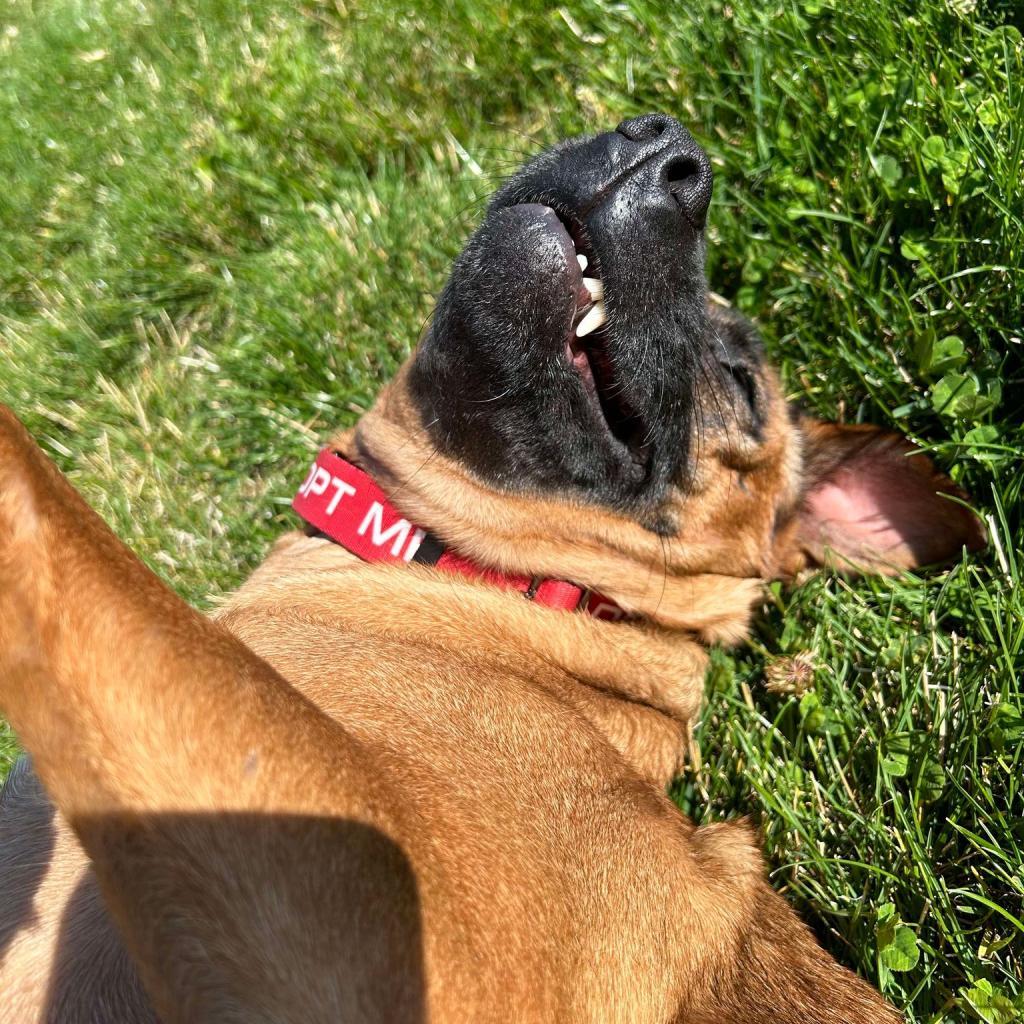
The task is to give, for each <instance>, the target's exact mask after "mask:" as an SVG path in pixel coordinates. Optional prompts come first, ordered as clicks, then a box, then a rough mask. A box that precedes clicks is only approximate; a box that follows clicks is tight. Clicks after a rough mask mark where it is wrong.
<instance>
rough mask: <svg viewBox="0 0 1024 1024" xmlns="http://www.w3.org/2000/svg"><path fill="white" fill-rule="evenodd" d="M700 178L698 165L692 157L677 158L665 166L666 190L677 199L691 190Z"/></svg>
mask: <svg viewBox="0 0 1024 1024" xmlns="http://www.w3.org/2000/svg"><path fill="white" fill-rule="evenodd" d="M699 177H700V164H699V163H697V161H696V160H695V159H694V158H693V157H692V156H677V157H675V158H674V159H672V160H669V162H668V163H667V164H666V165H665V180H666V182H667V184H668V190H669V192H671V193H672V195H674V196H675V197H676V198H677V199H678V198H679V196H680V194H681V193H682V192H685V191H686V190H687V189H690V188H692V187H693V186H694V185H695V184H696V182H697V179H698V178H699Z"/></svg>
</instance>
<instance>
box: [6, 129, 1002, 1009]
mask: <svg viewBox="0 0 1024 1024" xmlns="http://www.w3.org/2000/svg"><path fill="white" fill-rule="evenodd" d="M711 188H712V173H711V167H710V164H709V161H708V159H707V157H706V156H705V154H704V153H703V152H702V151H701V149H700V148H699V147H698V146H697V144H696V143H695V142H694V140H693V138H692V137H691V136H690V135H689V133H688V132H687V131H686V130H685V129H684V128H683V127H682V126H681V125H679V124H678V123H677V122H676V121H675V120H673V119H671V118H669V117H667V116H663V115H658V114H651V115H646V116H643V117H638V118H635V119H631V120H628V121H625V122H623V123H622V124H620V125H619V126H618V128H617V129H616V130H615V131H613V132H608V133H606V134H600V135H596V136H588V137H584V138H578V139H573V140H569V141H567V142H563V143H561V144H559V145H556V146H555V147H554V148H552V149H550V150H548V151H546V152H544V153H542V154H541V155H539V156H537V157H536V158H535V159H533V160H532V161H530V162H528V163H527V164H526V165H525V166H524V167H523V168H522V169H521V170H520V171H519V172H518V173H516V174H515V175H514V176H512V177H511V178H510V179H509V180H508V181H507V182H506V183H505V185H504V186H503V187H502V188H500V189H499V191H498V192H497V193H496V194H495V195H494V196H493V198H492V200H491V202H490V205H489V207H488V209H487V212H486V215H485V217H484V219H483V222H482V224H481V225H480V226H479V228H478V229H477V231H476V232H475V234H473V236H472V237H471V238H470V240H469V242H468V244H467V245H466V247H465V249H464V250H463V252H462V253H461V255H460V256H459V257H458V258H457V260H456V261H455V263H454V266H453V268H452V272H451V275H450V278H449V280H448V282H447V284H446V286H445V288H444V289H443V291H442V293H441V295H440V297H439V299H438V302H437V306H436V310H435V313H434V315H433V318H432V321H431V323H430V325H429V327H428V328H427V330H426V332H425V334H424V337H423V338H422V339H421V341H420V344H419V345H418V347H417V348H416V350H415V352H414V353H413V355H412V357H411V358H410V359H409V361H408V362H407V363H406V364H405V365H404V366H403V368H402V369H401V370H400V371H399V373H398V375H397V377H396V378H395V379H394V380H393V381H392V382H391V383H390V384H389V385H388V386H387V387H386V388H385V389H384V391H383V392H382V394H381V395H380V396H379V398H378V400H377V402H376V403H375V405H374V406H373V408H372V409H371V410H370V411H369V412H368V413H367V414H366V415H364V416H363V417H362V419H361V420H360V421H359V423H358V424H357V425H356V426H355V427H354V428H352V429H349V430H346V431H343V432H340V433H338V434H336V435H335V436H334V437H332V438H331V439H330V442H329V444H328V445H327V447H326V448H325V449H324V451H323V452H321V454H320V455H319V456H318V457H317V459H316V462H315V463H314V465H313V466H312V467H311V469H310V471H309V474H308V476H306V478H305V480H304V481H303V482H302V484H301V486H300V488H299V493H298V496H297V498H296V509H297V511H299V513H300V514H301V515H302V517H303V518H304V519H305V520H306V523H305V525H304V528H303V529H302V530H299V531H295V532H292V533H290V534H288V535H286V536H284V537H283V538H282V539H280V540H279V542H278V543H277V544H276V546H275V547H274V549H273V550H272V552H271V553H270V555H269V557H268V558H267V560H266V561H265V562H264V563H263V564H262V566H260V567H259V568H258V569H257V570H256V572H255V573H254V574H253V576H252V577H251V578H250V579H249V581H248V582H246V583H245V584H244V585H243V586H242V587H241V589H240V590H239V591H238V592H237V593H235V594H234V595H233V596H232V597H231V598H230V600H229V601H228V602H227V604H226V605H225V606H224V607H223V608H222V609H220V610H219V611H218V612H217V613H216V614H215V615H214V616H213V617H212V619H210V618H206V617H203V616H200V615H199V614H197V613H196V612H194V611H192V610H191V609H189V608H188V607H187V606H186V605H185V604H184V603H183V602H181V601H180V600H179V599H177V598H176V597H175V596H174V595H173V594H172V593H171V592H170V591H169V590H168V589H167V588H166V587H165V586H164V585H163V584H162V583H160V582H159V581H158V580H157V579H156V577H155V576H153V575H152V574H151V573H150V572H149V571H148V570H146V569H145V568H144V567H143V566H142V565H141V563H140V562H139V561H138V560H137V559H135V558H134V556H132V555H131V554H130V553H129V552H128V551H127V550H126V549H125V548H124V547H123V546H122V545H121V544H120V543H119V542H118V541H117V540H116V539H115V538H114V536H113V535H112V534H111V533H110V531H109V530H108V529H107V528H106V526H105V525H104V524H103V523H102V522H101V521H100V520H99V518H98V517H97V516H96V515H95V514H94V513H92V512H91V511H90V510H89V509H88V507H87V506H86V505H85V504H84V502H83V501H82V499H81V498H80V497H79V496H78V495H77V494H76V493H75V492H74V491H73V489H72V488H71V487H70V485H69V484H68V483H67V482H66V481H65V480H64V479H63V478H62V477H61V476H60V474H59V472H58V471H57V470H56V469H55V467H54V466H53V465H52V464H50V463H49V462H48V461H47V460H46V458H45V457H44V456H43V455H42V453H41V452H40V451H39V449H38V448H37V447H36V446H35V445H34V443H33V442H32V441H31V440H30V438H29V436H28V435H27V433H26V432H25V430H24V429H23V428H22V427H21V426H20V424H19V423H18V422H17V420H16V419H15V418H14V416H13V414H12V413H10V412H5V413H4V414H3V415H2V416H0V706H2V709H3V711H4V713H5V714H6V715H7V716H8V718H9V720H10V722H11V723H12V725H13V727H14V728H15V730H16V731H17V734H18V736H19V737H20V738H21V740H22V742H23V744H24V746H25V748H26V749H27V750H28V751H29V752H30V754H31V758H32V761H31V764H29V762H27V761H23V762H22V763H21V764H20V765H19V766H18V768H16V770H15V772H14V773H13V775H12V777H11V779H10V780H9V782H8V786H7V790H6V793H5V795H4V797H3V805H2V810H0V987H2V991H3V993H4V995H3V1009H2V1011H0V1015H2V1016H3V1019H4V1020H6V1021H11V1022H23V1021H53V1022H62V1024H66V1022H76V1021H83V1022H84V1021H99V1020H103V1021H107V1020H110V1021H119V1022H125V1024H136V1022H151V1021H156V1020H159V1021H163V1022H165V1024H174V1022H181V1024H184V1022H188V1024H196V1022H213V1021H216V1022H225V1021H246V1022H254V1021H267V1022H270V1021H274V1022H303V1024H305V1022H311V1021H324V1022H327V1021H330V1022H337V1021H346V1022H348V1021H402V1022H421V1021H424V1022H425V1021H427V1020H430V1021H439V1022H440V1021H445V1022H453V1021H474V1022H483V1021H492V1020H493V1021H528V1022H534V1021H538V1022H539V1021H630V1022H636V1024H641V1022H669V1021H675V1022H681V1024H682V1022H685V1024H711V1022H714V1024H758V1022H769V1021H771V1022H773V1024H812V1022H820V1024H826V1022H828V1024H852V1022H863V1024H888V1022H894V1021H897V1020H899V1019H900V1017H899V1015H898V1013H897V1012H896V1010H895V1009H894V1008H892V1007H890V1006H889V1005H888V1004H887V1003H886V1002H885V1001H883V999H882V998H881V997H880V996H879V995H878V994H877V993H876V992H875V991H874V990H873V989H872V988H871V987H870V986H869V985H868V984H866V983H865V982H864V981H862V980H860V979H859V978H857V977H856V976H855V975H854V974H853V973H852V972H851V971H849V970H847V969H846V968H844V967H842V966H840V965H839V964H838V963H837V962H835V961H834V960H833V959H832V958H831V957H830V956H829V955H828V954H826V953H825V952H824V951H823V950H822V949H821V948H820V947H819V945H818V944H817V943H816V941H815V940H814V938H813V936H812V934H811V933H810V931H809V930H808V929H807V928H806V927H805V926H804V925H803V924H801V923H800V921H799V920H798V919H797V917H796V915H795V914H794V912H793V911H792V909H791V908H790V907H789V906H788V904H787V903H786V902H785V901H784V900H783V899H782V898H781V897H780V896H779V895H777V894H776V893H775V892H773V890H772V889H771V888H770V887H769V886H768V884H767V882H766V880H765V877H764V875H765V872H764V867H763V864H762V859H761V856H760V853H759V850H758V844H757V839H756V836H755V835H754V833H753V831H752V829H751V828H750V827H749V826H748V825H747V824H745V823H743V822H735V821H731V822H721V823H717V824H711V825H707V826H704V827H700V828H698V827H695V826H694V825H693V824H692V823H691V822H690V821H688V820H687V819H686V818H685V817H683V815H682V814H680V812H679V811H678V809H677V808H676V807H675V806H674V805H673V804H672V803H671V802H670V801H669V799H668V798H667V797H666V795H665V786H666V783H667V782H668V781H669V780H671V779H672V778H673V777H674V776H675V775H676V774H677V772H678V771H679V770H680V767H681V764H682V755H683V751H684V750H685V748H686V739H687V736H688V733H689V730H690V728H691V726H692V724H693V722H694V720H695V718H696V717H697V715H698V714H699V712H700V707H701V701H702V692H703V677H704V671H705V667H706V665H707V648H708V646H709V645H711V644H716V643H735V642H737V641H739V640H741V639H742V638H743V636H744V635H745V633H746V631H747V628H748V624H749V622H750V618H751V614H752V610H753V609H754V608H755V607H756V605H757V604H758V601H759V595H760V594H761V592H762V587H763V584H764V582H765V581H768V580H776V579H782V580H792V579H794V578H795V577H796V576H797V575H798V574H800V573H802V572H803V571H804V570H807V569H810V568H813V567H816V566H823V565H825V564H826V563H829V562H832V563H834V564H837V565H840V566H842V567H844V568H846V569H848V570H855V571H861V572H864V571H881V572H898V571H900V570H902V569H906V568H909V567H912V566H916V565H920V564H926V563H932V562H938V561H942V560H945V559H948V558H950V557H952V556H954V555H956V554H958V553H959V552H960V551H961V550H962V549H963V548H964V547H967V548H972V549H973V548H976V547H978V546H980V545H981V543H982V540H983V538H982V534H981V530H980V527H979V524H978V522H977V520H976V519H975V517H974V516H973V514H972V513H971V512H970V511H968V510H967V508H966V506H965V504H964V503H962V502H961V501H958V500H955V499H957V498H958V497H962V496H961V495H960V494H959V492H958V491H957V490H956V488H955V486H954V485H953V484H952V482H951V481H950V480H949V479H947V478H946V477H944V476H942V475H940V474H939V473H938V472H937V471H936V469H935V468H934V467H933V465H932V464H931V462H930V461H929V460H928V459H927V458H926V457H925V456H924V455H923V454H921V453H920V452H916V451H915V450H914V449H913V448H912V446H911V445H910V443H909V442H908V441H906V440H905V439H904V438H902V437H899V436H896V435H893V434H889V433H886V432H884V431H882V430H879V429H876V428H874V427H869V426H839V425H834V424H825V423H822V422H819V421H816V420H814V419H811V418H808V417H806V416H804V415H802V414H801V413H800V412H799V411H797V410H796V409H794V408H793V407H792V406H791V405H790V404H789V403H788V402H787V401H786V399H785V398H784V396H783V394H782V391H781V387H780V383H779V379H778V377H777V375H776V373H775V371H774V370H773V369H772V368H771V367H770V366H769V365H768V363H767V362H766V360H765V357H764V353H763V351H762V346H761V343H760V341H759V338H758V336H757V334H756V332H755V330H754V328H753V327H752V326H751V324H749V323H748V322H747V321H745V320H744V319H743V318H741V317H740V316H738V315H737V314H735V313H734V312H732V311H731V310H730V309H728V308H724V307H723V306H722V305H720V304H718V303H716V302H715V301H713V299H711V298H709V291H708V285H707V282H706V279H705V271H704V264H705V230H704V229H705V221H706V217H707V213H708V208H709V203H710V199H711ZM37 773H38V774H37Z"/></svg>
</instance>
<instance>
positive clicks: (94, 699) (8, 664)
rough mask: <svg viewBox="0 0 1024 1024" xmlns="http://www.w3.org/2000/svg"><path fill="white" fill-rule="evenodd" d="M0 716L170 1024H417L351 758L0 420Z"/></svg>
mask: <svg viewBox="0 0 1024 1024" xmlns="http://www.w3.org/2000/svg"><path fill="white" fill-rule="evenodd" d="M0 709H2V710H3V712H4V713H5V714H6V715H7V716H8V718H9V719H10V721H11V723H12V725H13V726H14V728H15V729H16V731H17V733H18V735H19V737H20V739H21V741H22V742H23V743H24V745H25V746H26V748H27V749H28V750H29V751H30V752H31V753H32V755H33V757H34V759H35V762H36V765H37V768H38V770H39V773H40V776H41V778H42V779H43V782H44V784H45V786H46V788H47V789H48V791H49V793H50V794H51V796H52V797H53V799H54V801H55V803H56V805H57V807H58V808H59V809H60V811H61V812H62V813H63V814H64V815H65V816H66V818H67V819H68V820H69V821H70V823H71V825H72V827H73V828H74V829H75V831H76V833H77V834H78V836H79V837H80V839H81V841H82V843H83V845H84V847H85V849H86V851H87V852H88V854H89V856H90V857H91V859H92V861H93V863H94V865H95V868H96V873H97V876H98V879H99V882H100V887H101V890H102V892H103V896H104V899H105V901H106V903H107V905H108V906H109V908H110V910H111V912H112V914H113V916H114V919H115V921H116V922H117V924H118V926H119V928H120V930H121V932H122V933H123V935H124V937H125V940H126V942H127V945H128V948H129V949H130V951H131V953H132V954H133V956H134V958H135V960H136V961H137V963H138V965H139V968H140V971H141V973H142V976H143V978H144V981H145V984H146V986H147V988H148V989H149V992H150V994H151V996H152V998H153V1000H154V1004H155V1006H156V1007H157V1010H158V1012H159V1013H160V1015H161V1017H162V1018H163V1019H164V1020H165V1021H166V1022H168V1024H171V1022H175V1021H181V1022H185V1021H188V1022H199V1021H214V1020H216V1021H232V1020H239V1021H241V1020H245V1021H263V1020H266V1021H271V1020H273V1021H296V1022H298V1021H303V1022H305V1021H317V1020H324V1021H327V1020H330V1021H337V1020H342V1019H344V1020H361V1019H368V1018H369V1019H405V1020H408V1019H413V1020H415V1019H417V1018H418V1017H419V1016H420V1015H421V1007H420V1001H421V1000H422V984H421V971H420V955H421V954H420V936H419V920H418V903H417V892H416V886H415V882H414V880H413V876H412V873H411V869H410V866H409V863H408V861H407V859H406V857H405V855H404V853H403V851H402V849H401V848H400V846H399V845H398V842H396V839H400V837H401V836H402V834H403V828H402V822H401V810H400V808H399V806H398V801H397V799H396V798H395V797H394V795H393V794H392V793H391V792H390V791H388V790H387V789H386V788H385V787H384V785H383V783H381V782H380V781H379V780H380V776H381V773H380V770H379V767H378V766H377V765H376V764H374V763H373V760H372V757H371V755H370V754H369V753H368V752H367V751H365V750H364V749H363V748H362V747H361V746H360V745H359V744H357V743H356V741H354V740H353V739H352V738H351V737H350V736H349V735H348V734H347V733H346V732H345V731H344V730H343V729H342V728H340V727H339V726H338V725H337V724H335V723H333V722H331V721H330V720H328V719H326V718H325V717H324V716H323V715H322V714H320V713H319V712H318V711H317V710H316V709H315V708H314V707H313V706H312V705H311V704H309V703H308V702H307V701H306V700H305V699H304V698H302V697H301V696H300V695H299V694H298V693H297V692H296V691H295V690H293V689H292V688H291V687H290V686H289V685H288V684H287V683H286V682H285V681H284V680H283V679H281V678H280V677H279V676H278V675H277V674H276V673H275V672H274V671H273V670H272V669H271V668H270V667H269V666H268V665H266V664H265V663H264V662H263V661H262V660H260V659H259V658H257V657H256V656H255V655H254V654H252V652H251V651H249V650H248V649H247V648H246V647H245V646H244V645H243V644H241V643H240V642H239V641H238V640H237V639H235V638H234V637H232V636H231V635H230V634H228V633H226V632H225V631H224V630H223V629H221V628H220V627H218V626H216V625H215V624H213V623H211V622H209V621H208V620H206V619H204V618H203V617H202V616H200V615H198V614H197V613H195V612H194V611H192V610H191V609H189V608H188V607H187V606H186V605H185V604H184V603H183V602H181V601H180V600H179V599H177V598H176V597H175V596H174V595H173V594H172V593H171V592H170V591H169V590H168V589H167V588H166V587H164V586H163V584H162V583H160V581H159V580H157V579H156V577H155V576H153V575H152V574H151V573H150V572H149V571H148V570H147V569H146V568H145V567H144V566H143V565H142V564H141V563H140V562H139V561H138V560H137V559H136V558H135V557H134V556H133V555H132V554H131V553H130V552H128V551H127V549H126V548H124V547H123V545H121V544H120V543H119V542H118V541H117V539H116V538H115V537H114V536H113V535H112V534H111V533H110V531H109V530H108V529H107V528H106V527H105V526H104V524H103V523H102V521H101V520H100V519H99V518H98V517H97V516H96V515H95V514H94V513H93V512H92V511H91V510H90V509H89V508H88V507H87V506H86V505H85V503H84V502H83V501H82V499H81V498H80V497H79V496H78V495H77V494H76V493H75V491H74V490H73V489H72V488H71V487H70V485H69V484H68V483H67V482H66V481H65V480H64V479H63V477H61V475H60V474H59V472H58V471H57V470H56V468H55V467H54V466H53V465H52V464H51V463H50V462H49V461H48V460H47V459H46V458H45V457H44V456H43V454H42V453H41V452H40V451H39V449H38V448H37V447H36V445H35V444H34V443H33V442H32V441H31V439H30V438H29V436H28V435H27V433H26V432H25V431H24V429H23V428H22V427H21V425H20V424H19V423H18V422H17V420H16V419H15V418H14V417H13V415H11V414H10V413H9V412H8V411H6V410H3V409H0Z"/></svg>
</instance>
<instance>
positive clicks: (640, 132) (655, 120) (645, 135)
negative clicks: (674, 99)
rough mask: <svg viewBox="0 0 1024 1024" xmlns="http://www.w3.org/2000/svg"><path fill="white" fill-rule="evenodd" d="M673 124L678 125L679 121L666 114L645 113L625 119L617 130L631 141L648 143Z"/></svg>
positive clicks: (659, 136)
mask: <svg viewBox="0 0 1024 1024" xmlns="http://www.w3.org/2000/svg"><path fill="white" fill-rule="evenodd" d="M673 126H675V127H678V124H677V122H676V121H673V120H672V118H671V117H668V116H667V115H665V114H644V115H643V116H642V117H633V118H630V120H628V121H623V122H622V124H620V125H619V126H618V128H616V129H615V130H616V131H617V132H618V133H619V134H620V135H624V136H625V137H626V138H627V139H629V141H630V142H639V143H646V142H654V141H655V139H659V138H661V136H662V135H664V134H665V132H667V131H669V130H670V129H671V128H672V127H673Z"/></svg>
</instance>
